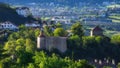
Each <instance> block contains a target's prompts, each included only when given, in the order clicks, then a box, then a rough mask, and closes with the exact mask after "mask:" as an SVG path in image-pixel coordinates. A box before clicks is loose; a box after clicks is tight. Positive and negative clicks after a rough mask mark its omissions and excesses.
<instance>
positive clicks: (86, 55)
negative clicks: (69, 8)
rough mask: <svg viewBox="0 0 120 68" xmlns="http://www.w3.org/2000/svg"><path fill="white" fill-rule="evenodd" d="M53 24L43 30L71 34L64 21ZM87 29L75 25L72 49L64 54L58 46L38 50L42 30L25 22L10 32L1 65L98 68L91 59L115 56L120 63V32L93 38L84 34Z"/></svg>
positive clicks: (48, 33) (0, 57) (5, 67)
mask: <svg viewBox="0 0 120 68" xmlns="http://www.w3.org/2000/svg"><path fill="white" fill-rule="evenodd" d="M53 26H56V29H55V30H54V31H52V30H51V27H53ZM51 27H50V26H45V27H44V29H43V32H44V34H45V35H46V36H53V37H61V36H62V37H64V36H66V34H68V32H67V31H66V30H64V29H63V27H62V25H60V24H56V25H52V26H51ZM83 30H84V29H83V27H82V25H81V24H80V23H75V24H73V25H72V27H71V32H72V35H71V36H68V39H67V47H68V49H67V51H66V52H65V53H60V52H59V51H58V50H56V49H53V50H52V51H47V50H37V49H36V45H37V43H36V42H37V37H38V36H39V33H40V31H41V30H40V29H33V28H27V27H25V26H24V25H21V26H19V31H18V32H13V33H12V34H10V35H9V36H8V37H7V40H6V42H5V44H1V45H0V66H1V68H94V65H91V64H90V60H94V59H101V60H104V58H106V59H114V60H115V62H116V65H117V64H118V63H119V62H120V55H119V54H120V35H114V36H112V37H111V38H108V37H106V36H92V37H91V36H84V31H83ZM2 38H4V37H2ZM83 59H85V60H83ZM86 60H87V61H86ZM88 61H89V62H88ZM118 68H119V67H118Z"/></svg>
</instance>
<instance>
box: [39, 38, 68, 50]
mask: <svg viewBox="0 0 120 68" xmlns="http://www.w3.org/2000/svg"><path fill="white" fill-rule="evenodd" d="M40 38H41V37H38V40H37V41H38V44H37V48H39V49H43V48H46V49H47V50H49V51H51V50H52V49H54V48H55V49H58V50H59V51H60V52H65V51H66V50H67V42H66V39H67V38H66V37H45V38H44V39H40ZM43 45H44V46H45V47H44V46H43Z"/></svg>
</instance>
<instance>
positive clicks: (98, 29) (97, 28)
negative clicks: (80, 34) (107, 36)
mask: <svg viewBox="0 0 120 68" xmlns="http://www.w3.org/2000/svg"><path fill="white" fill-rule="evenodd" d="M92 31H103V29H102V28H100V27H99V26H96V27H95V28H93V29H92Z"/></svg>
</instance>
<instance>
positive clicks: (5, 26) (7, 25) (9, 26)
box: [0, 21, 18, 30]
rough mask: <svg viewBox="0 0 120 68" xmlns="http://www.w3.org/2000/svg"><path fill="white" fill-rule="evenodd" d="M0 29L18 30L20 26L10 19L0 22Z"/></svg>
mask: <svg viewBox="0 0 120 68" xmlns="http://www.w3.org/2000/svg"><path fill="white" fill-rule="evenodd" d="M0 29H9V30H16V29H18V27H17V26H16V25H15V24H13V23H12V22H10V21H6V22H2V23H0Z"/></svg>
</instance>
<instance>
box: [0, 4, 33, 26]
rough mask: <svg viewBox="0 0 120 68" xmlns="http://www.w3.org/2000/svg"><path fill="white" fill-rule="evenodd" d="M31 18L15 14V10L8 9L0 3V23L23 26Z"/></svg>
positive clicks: (7, 6)
mask: <svg viewBox="0 0 120 68" xmlns="http://www.w3.org/2000/svg"><path fill="white" fill-rule="evenodd" d="M29 20H34V19H33V18H25V17H23V16H20V15H18V14H17V12H16V11H15V9H13V8H11V7H9V5H7V4H3V3H0V22H4V21H11V22H13V23H14V24H16V25H20V24H24V23H25V22H27V21H29Z"/></svg>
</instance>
